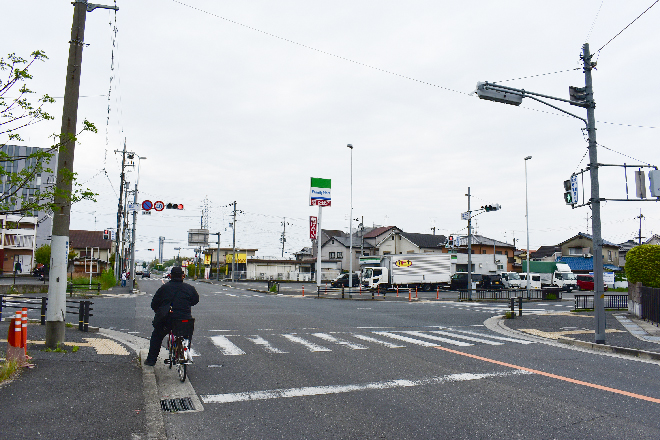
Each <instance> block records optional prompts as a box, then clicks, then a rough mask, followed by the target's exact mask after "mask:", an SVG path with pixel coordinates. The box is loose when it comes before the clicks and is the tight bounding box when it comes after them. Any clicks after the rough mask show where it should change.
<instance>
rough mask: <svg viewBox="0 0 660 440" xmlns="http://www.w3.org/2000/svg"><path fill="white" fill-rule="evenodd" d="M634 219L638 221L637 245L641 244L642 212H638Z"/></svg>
mask: <svg viewBox="0 0 660 440" xmlns="http://www.w3.org/2000/svg"><path fill="white" fill-rule="evenodd" d="M635 218H638V219H639V237H638V238H639V244H642V238H643V237H642V219H643V218H644V215H643V214H642V210H641V209H640V210H639V215H638V216H637V217H635Z"/></svg>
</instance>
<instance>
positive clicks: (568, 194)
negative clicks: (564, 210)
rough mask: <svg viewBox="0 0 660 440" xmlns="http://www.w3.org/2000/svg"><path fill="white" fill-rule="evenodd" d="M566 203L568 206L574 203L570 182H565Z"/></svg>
mask: <svg viewBox="0 0 660 440" xmlns="http://www.w3.org/2000/svg"><path fill="white" fill-rule="evenodd" d="M564 201H565V202H566V204H567V205H572V204H573V203H574V202H573V192H572V191H571V181H570V180H564Z"/></svg>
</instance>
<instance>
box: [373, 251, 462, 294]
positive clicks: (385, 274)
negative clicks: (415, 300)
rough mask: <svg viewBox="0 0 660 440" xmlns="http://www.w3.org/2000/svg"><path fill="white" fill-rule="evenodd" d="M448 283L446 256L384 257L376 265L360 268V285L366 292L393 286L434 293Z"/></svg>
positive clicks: (449, 267)
mask: <svg viewBox="0 0 660 440" xmlns="http://www.w3.org/2000/svg"><path fill="white" fill-rule="evenodd" d="M450 280H451V260H450V255H449V254H441V253H427V254H399V255H383V256H382V257H381V258H380V262H379V263H378V266H375V267H365V268H364V269H362V283H363V285H364V286H365V287H367V288H369V289H381V290H383V289H390V288H394V287H405V288H418V289H421V290H423V291H427V292H428V291H430V290H435V289H436V288H438V287H440V286H444V285H448V284H449V282H450Z"/></svg>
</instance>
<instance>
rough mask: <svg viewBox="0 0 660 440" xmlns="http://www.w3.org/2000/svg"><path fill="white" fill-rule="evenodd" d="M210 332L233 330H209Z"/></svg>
mask: <svg viewBox="0 0 660 440" xmlns="http://www.w3.org/2000/svg"><path fill="white" fill-rule="evenodd" d="M209 331H210V332H233V331H234V330H209Z"/></svg>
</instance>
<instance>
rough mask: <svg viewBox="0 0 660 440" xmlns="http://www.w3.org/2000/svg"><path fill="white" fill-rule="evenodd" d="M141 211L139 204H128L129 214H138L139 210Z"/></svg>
mask: <svg viewBox="0 0 660 440" xmlns="http://www.w3.org/2000/svg"><path fill="white" fill-rule="evenodd" d="M138 209H140V205H139V204H137V203H129V204H128V212H137V210H138Z"/></svg>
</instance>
